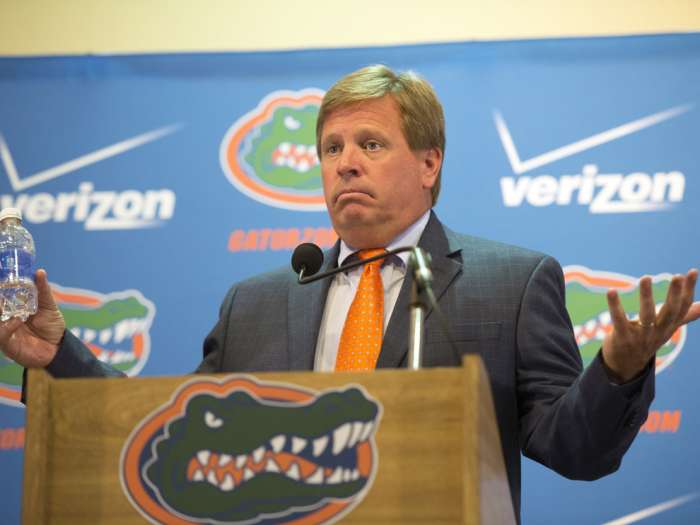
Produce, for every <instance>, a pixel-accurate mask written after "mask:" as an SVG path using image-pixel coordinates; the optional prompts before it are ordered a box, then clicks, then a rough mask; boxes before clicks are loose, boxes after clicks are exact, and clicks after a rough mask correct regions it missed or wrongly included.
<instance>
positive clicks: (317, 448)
mask: <svg viewBox="0 0 700 525" xmlns="http://www.w3.org/2000/svg"><path fill="white" fill-rule="evenodd" d="M326 445H328V436H323V437H320V438H318V439H314V457H316V458H317V457H318V456H320V455H321V454H323V452H324V451H325V450H326Z"/></svg>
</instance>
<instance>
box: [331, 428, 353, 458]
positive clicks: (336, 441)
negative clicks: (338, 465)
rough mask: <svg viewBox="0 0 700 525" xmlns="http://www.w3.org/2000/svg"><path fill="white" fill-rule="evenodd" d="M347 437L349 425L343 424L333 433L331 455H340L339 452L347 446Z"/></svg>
mask: <svg viewBox="0 0 700 525" xmlns="http://www.w3.org/2000/svg"><path fill="white" fill-rule="evenodd" d="M349 437H350V423H345V424H344V425H341V426H339V427H338V428H336V429H335V430H334V431H333V454H335V455H336V456H337V455H338V454H340V451H341V450H343V449H344V448H345V445H347V444H348V438H349Z"/></svg>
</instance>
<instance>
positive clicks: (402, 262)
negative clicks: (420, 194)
mask: <svg viewBox="0 0 700 525" xmlns="http://www.w3.org/2000/svg"><path fill="white" fill-rule="evenodd" d="M429 218H430V210H428V211H426V212H425V213H424V214H423V215H422V216H421V217H420V218H419V219H418V220H417V221H416V222H414V223H413V224H412V225H411V226H409V227H408V229H406V230H405V231H404V232H403V233H401V234H400V235H399V236H398V237H396V238H395V239H394V240H393V241H391V243H390V244H389V245H388V246H386V249H387V250H393V249H394V248H398V247H400V246H416V245H417V244H418V240H419V239H420V236H421V235H422V234H423V230H424V229H425V226H426V225H427V224H428V219H429ZM356 252H357V250H355V249H354V248H352V247H351V246H348V245H347V244H346V243H345V241H343V240H341V241H340V253H339V254H338V266H340V265H342V264H345V263H346V262H349V261H348V259H350V260H352V258H353V257H357V254H356ZM408 257H409V252H404V253H400V254H399V255H391V256H389V257H387V258H386V259H385V260H384V262H383V263H382V267H381V274H382V284H383V285H384V331H385V332H386V327H387V324H389V319H390V318H391V312H392V311H393V310H394V305H395V304H396V300H397V299H398V297H399V291H400V290H401V285H402V284H403V280H404V277H405V276H406V266H407V263H408ZM363 270H364V266H360V267H358V268H354V269H352V270H349V271H347V272H341V273H339V274H336V276H335V278H334V279H333V282H331V285H330V288H329V289H328V297H327V298H326V306H325V308H324V309H323V319H322V320H321V327H320V329H319V332H318V340H317V341H316V359H315V361H314V370H316V371H318V372H331V371H333V370H335V359H336V357H337V355H338V344H339V343H340V335H341V333H342V332H343V325H344V324H345V318H346V317H347V315H348V310H350V305H351V304H352V301H353V299H354V298H355V292H356V291H357V286H358V284H359V282H360V277H361V276H362V271H363Z"/></svg>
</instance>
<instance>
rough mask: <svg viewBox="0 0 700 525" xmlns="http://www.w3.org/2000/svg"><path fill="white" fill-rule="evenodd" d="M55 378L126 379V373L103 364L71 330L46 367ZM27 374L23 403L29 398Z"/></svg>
mask: <svg viewBox="0 0 700 525" xmlns="http://www.w3.org/2000/svg"><path fill="white" fill-rule="evenodd" d="M46 371H47V372H49V374H51V375H52V376H54V377H59V378H68V377H124V376H125V374H124V372H121V371H120V370H117V369H115V368H112V367H111V366H109V365H108V364H106V363H103V362H102V361H100V360H99V359H97V357H95V355H94V354H93V353H92V352H91V351H90V350H89V349H88V348H87V347H86V346H85V345H84V344H83V342H82V341H81V340H80V339H78V338H77V337H75V336H74V335H73V334H72V333H71V332H70V331H69V330H66V331H65V332H64V333H63V339H61V343H60V345H59V346H58V352H56V355H55V356H54V358H53V360H52V361H51V362H50V363H49V364H48V366H46ZM27 388H28V387H27V373H26V370H25V372H24V375H23V378H22V402H23V403H24V402H25V401H26V398H27Z"/></svg>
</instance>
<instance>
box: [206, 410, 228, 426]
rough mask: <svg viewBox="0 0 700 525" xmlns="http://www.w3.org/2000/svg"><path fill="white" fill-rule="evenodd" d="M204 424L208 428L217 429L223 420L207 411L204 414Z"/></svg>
mask: <svg viewBox="0 0 700 525" xmlns="http://www.w3.org/2000/svg"><path fill="white" fill-rule="evenodd" d="M204 422H205V423H206V425H207V426H208V427H209V428H219V427H221V425H223V424H224V421H223V419H220V418H218V417H216V416H215V415H214V414H212V413H211V412H209V411H208V410H207V411H206V412H205V413H204Z"/></svg>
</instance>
